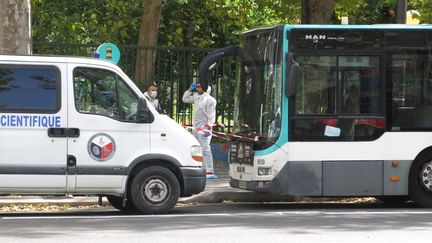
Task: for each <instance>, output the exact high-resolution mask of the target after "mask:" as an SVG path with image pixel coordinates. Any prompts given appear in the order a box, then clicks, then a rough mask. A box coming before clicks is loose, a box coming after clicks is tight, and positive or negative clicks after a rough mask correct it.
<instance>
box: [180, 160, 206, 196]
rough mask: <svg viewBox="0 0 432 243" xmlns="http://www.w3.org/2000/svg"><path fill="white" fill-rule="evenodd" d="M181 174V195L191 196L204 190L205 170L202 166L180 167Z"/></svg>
mask: <svg viewBox="0 0 432 243" xmlns="http://www.w3.org/2000/svg"><path fill="white" fill-rule="evenodd" d="M180 171H181V173H182V176H183V188H182V193H181V196H182V197H188V196H192V195H193V194H198V193H200V192H202V191H204V188H205V185H206V171H205V169H204V167H202V168H194V167H180Z"/></svg>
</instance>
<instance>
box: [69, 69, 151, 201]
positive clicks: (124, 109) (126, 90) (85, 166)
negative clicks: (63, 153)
mask: <svg viewBox="0 0 432 243" xmlns="http://www.w3.org/2000/svg"><path fill="white" fill-rule="evenodd" d="M68 69H69V79H70V80H72V82H69V84H70V85H71V86H70V87H69V104H70V105H69V121H68V128H69V130H70V131H72V134H69V137H70V140H69V142H68V153H69V155H70V156H73V159H74V161H75V165H74V166H75V167H73V166H72V167H71V166H70V167H69V168H68V169H69V170H70V171H71V172H75V175H74V176H73V178H72V176H69V177H70V178H69V179H70V181H72V180H75V186H74V187H75V188H72V186H69V187H68V190H69V191H75V192H98V193H102V192H112V191H113V190H119V189H120V188H122V186H124V184H125V178H126V176H125V173H126V169H127V167H128V165H129V164H130V163H131V162H132V161H133V160H134V159H136V158H137V157H139V156H140V155H143V154H146V153H149V149H150V143H149V137H150V136H149V131H150V124H143V123H136V112H137V104H138V97H139V96H138V95H137V94H136V93H135V92H134V91H133V89H131V87H129V85H128V83H127V82H125V79H126V78H127V77H125V76H124V74H123V73H122V72H120V71H118V70H115V69H110V68H109V67H106V68H101V67H100V66H88V65H86V66H83V65H78V64H69V66H68ZM122 76H123V77H122ZM129 82H131V81H129ZM71 165H72V164H71ZM74 170H75V171H74ZM69 174H71V175H72V173H69Z"/></svg>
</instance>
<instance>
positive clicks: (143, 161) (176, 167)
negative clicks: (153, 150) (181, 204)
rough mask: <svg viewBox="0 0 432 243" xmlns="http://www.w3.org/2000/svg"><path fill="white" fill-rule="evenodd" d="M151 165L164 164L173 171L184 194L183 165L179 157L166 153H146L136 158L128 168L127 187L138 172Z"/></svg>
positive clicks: (163, 165)
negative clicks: (181, 168)
mask: <svg viewBox="0 0 432 243" xmlns="http://www.w3.org/2000/svg"><path fill="white" fill-rule="evenodd" d="M150 166H162V167H165V168H167V169H169V170H170V171H172V172H173V173H174V175H175V176H176V177H177V180H178V181H179V184H180V190H181V191H180V194H181V195H183V193H184V190H185V188H184V183H183V176H182V173H181V171H180V167H181V166H182V165H181V163H180V162H179V161H178V160H177V159H175V158H173V157H171V156H169V155H166V154H146V155H141V156H139V157H138V158H136V159H134V160H133V161H132V163H130V165H129V166H128V168H127V170H126V175H127V176H128V180H127V187H128V186H129V183H130V182H131V181H132V179H133V177H134V176H135V175H136V174H138V173H139V172H140V171H141V170H143V169H144V168H147V167H150Z"/></svg>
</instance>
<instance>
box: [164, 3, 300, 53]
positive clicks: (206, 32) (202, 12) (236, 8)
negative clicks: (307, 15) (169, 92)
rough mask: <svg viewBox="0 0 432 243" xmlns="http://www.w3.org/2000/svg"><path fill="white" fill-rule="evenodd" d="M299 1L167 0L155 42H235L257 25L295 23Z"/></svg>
mask: <svg viewBox="0 0 432 243" xmlns="http://www.w3.org/2000/svg"><path fill="white" fill-rule="evenodd" d="M299 13H300V0H277V1H274V0H273V1H272V0H213V1H209V0H206V1H201V0H187V1H186V0H183V1H167V2H166V3H165V5H164V7H163V10H162V20H161V32H160V36H159V37H160V41H159V43H161V44H163V45H168V46H197V47H220V46H226V45H231V44H234V43H237V42H238V35H239V33H241V32H243V31H245V30H247V29H250V28H254V27H258V26H265V25H274V24H282V23H295V22H296V21H297V19H298V18H299Z"/></svg>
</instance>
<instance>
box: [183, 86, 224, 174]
mask: <svg viewBox="0 0 432 243" xmlns="http://www.w3.org/2000/svg"><path fill="white" fill-rule="evenodd" d="M182 100H183V102H184V103H189V104H192V103H193V104H195V113H194V119H193V127H194V128H195V129H196V128H202V129H207V128H206V127H205V126H206V125H208V126H210V127H211V126H212V124H213V123H214V122H215V119H216V99H215V98H213V97H212V96H211V95H210V94H209V93H207V92H204V93H202V94H198V93H193V92H191V91H190V90H186V91H185V92H184V94H183V99H182ZM193 135H194V136H195V137H196V139H197V140H198V142H199V143H200V145H201V149H202V153H203V160H204V163H205V166H206V171H207V173H214V168H213V155H212V152H211V148H210V140H211V135H205V134H203V133H202V132H197V131H196V130H194V132H193Z"/></svg>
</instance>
